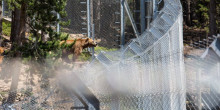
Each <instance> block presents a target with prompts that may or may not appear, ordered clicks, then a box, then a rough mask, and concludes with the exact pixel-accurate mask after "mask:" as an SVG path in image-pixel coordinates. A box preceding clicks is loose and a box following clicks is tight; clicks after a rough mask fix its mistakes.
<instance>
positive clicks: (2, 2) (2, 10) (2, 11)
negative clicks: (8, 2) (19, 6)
mask: <svg viewBox="0 0 220 110" xmlns="http://www.w3.org/2000/svg"><path fill="white" fill-rule="evenodd" d="M4 12H5V10H4V0H2V16H4V15H5V13H4Z"/></svg>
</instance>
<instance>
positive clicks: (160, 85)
mask: <svg viewBox="0 0 220 110" xmlns="http://www.w3.org/2000/svg"><path fill="white" fill-rule="evenodd" d="M181 11H182V9H181V5H180V2H179V1H171V0H166V1H164V6H163V8H162V10H161V11H160V12H159V14H158V16H157V17H156V19H153V22H152V23H151V26H150V29H149V30H148V31H146V32H144V33H143V34H142V35H141V36H140V37H139V38H137V39H133V40H131V41H130V42H129V43H128V44H127V45H126V46H125V48H124V49H121V50H119V51H116V52H101V53H100V54H99V55H97V57H96V59H95V60H94V61H93V62H92V63H91V64H90V65H88V67H86V72H85V73H83V74H80V75H79V76H80V77H81V79H82V80H83V81H84V82H85V83H86V84H87V86H88V87H89V88H90V89H91V90H92V91H93V93H94V94H96V96H97V97H98V99H99V100H100V103H101V106H100V107H101V109H103V110H109V109H114V110H119V109H122V110H124V109H126V110H133V109H135V110H140V109H154V110H162V109H164V110H184V109H185V108H186V107H185V91H186V89H185V75H184V62H183V53H182V51H183V39H182V36H183V35H182V12H181ZM97 79H98V80H97Z"/></svg>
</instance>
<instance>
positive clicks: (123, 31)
mask: <svg viewBox="0 0 220 110" xmlns="http://www.w3.org/2000/svg"><path fill="white" fill-rule="evenodd" d="M124 2H125V0H121V43H120V45H121V47H122V48H123V46H124V45H125V28H124V27H125V25H124V19H125V16H124V15H125V9H124Z"/></svg>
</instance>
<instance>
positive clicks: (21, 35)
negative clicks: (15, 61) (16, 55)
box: [17, 3, 27, 46]
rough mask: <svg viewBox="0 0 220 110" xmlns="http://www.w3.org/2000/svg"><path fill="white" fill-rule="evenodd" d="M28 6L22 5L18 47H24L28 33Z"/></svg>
mask: <svg viewBox="0 0 220 110" xmlns="http://www.w3.org/2000/svg"><path fill="white" fill-rule="evenodd" d="M26 7H27V6H26V4H25V3H22V5H21V13H20V26H19V36H18V38H17V44H18V46H22V41H23V39H24V38H25V32H26Z"/></svg>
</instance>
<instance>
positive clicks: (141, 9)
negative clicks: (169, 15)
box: [140, 0, 146, 33]
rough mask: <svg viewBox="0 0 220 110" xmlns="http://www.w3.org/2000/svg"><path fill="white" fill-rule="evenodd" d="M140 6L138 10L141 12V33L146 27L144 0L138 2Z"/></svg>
mask: <svg viewBox="0 0 220 110" xmlns="http://www.w3.org/2000/svg"><path fill="white" fill-rule="evenodd" d="M140 6H141V8H140V12H141V33H143V32H144V31H145V29H146V23H145V22H146V21H145V20H146V19H145V11H146V9H145V0H141V2H140Z"/></svg>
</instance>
